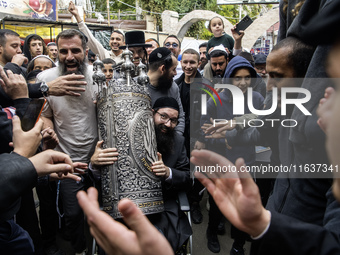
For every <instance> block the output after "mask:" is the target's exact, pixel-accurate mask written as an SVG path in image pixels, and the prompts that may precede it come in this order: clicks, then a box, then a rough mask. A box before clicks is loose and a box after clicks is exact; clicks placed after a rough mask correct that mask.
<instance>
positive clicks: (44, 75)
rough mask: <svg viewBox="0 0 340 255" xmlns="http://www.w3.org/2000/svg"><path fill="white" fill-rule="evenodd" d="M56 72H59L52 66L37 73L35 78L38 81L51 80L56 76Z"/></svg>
mask: <svg viewBox="0 0 340 255" xmlns="http://www.w3.org/2000/svg"><path fill="white" fill-rule="evenodd" d="M58 74H59V72H58V67H53V68H50V69H47V70H45V71H42V72H41V73H39V74H38V75H37V79H38V80H39V81H51V80H53V79H55V78H56V77H58Z"/></svg>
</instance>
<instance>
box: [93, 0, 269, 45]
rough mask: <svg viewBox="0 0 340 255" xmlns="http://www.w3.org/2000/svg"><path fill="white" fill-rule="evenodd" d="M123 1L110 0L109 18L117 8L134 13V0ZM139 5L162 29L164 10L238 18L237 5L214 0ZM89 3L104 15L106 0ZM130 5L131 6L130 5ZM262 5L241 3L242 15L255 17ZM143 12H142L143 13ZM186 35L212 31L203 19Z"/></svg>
mask: <svg viewBox="0 0 340 255" xmlns="http://www.w3.org/2000/svg"><path fill="white" fill-rule="evenodd" d="M122 1H123V2H124V3H126V4H128V5H130V6H127V5H125V4H123V3H121V2H119V1H117V0H111V1H110V13H111V19H118V15H117V14H116V13H117V10H120V11H121V12H124V13H127V12H128V13H136V9H135V6H136V0H122ZM138 1H139V6H140V7H141V8H142V9H143V10H146V11H149V12H150V13H148V15H151V16H152V17H153V18H154V19H155V20H156V22H157V25H158V26H159V27H160V29H162V19H161V14H162V12H163V11H164V10H171V11H176V12H178V13H179V15H180V17H179V18H182V17H183V16H184V15H185V14H187V13H189V12H191V11H193V10H210V11H214V12H216V13H218V14H220V15H222V16H224V17H225V18H226V19H228V20H229V21H230V22H231V23H232V24H236V23H237V22H238V18H239V5H219V6H218V5H217V4H216V0H171V1H164V0H138ZM91 5H92V6H93V7H94V9H95V11H97V12H101V13H102V14H103V15H104V16H106V12H107V9H106V1H105V0H91ZM131 6H132V7H131ZM263 7H264V5H259V4H255V5H242V17H243V16H244V13H247V14H248V15H249V16H250V17H251V18H253V19H254V18H256V17H257V16H258V15H259V14H260V13H261V11H262V9H263ZM271 7H272V6H271V5H267V6H266V7H265V8H271ZM143 14H144V13H143ZM131 17H132V16H129V17H125V16H123V15H122V16H121V17H120V18H121V19H131ZM186 36H191V37H195V38H196V37H197V36H198V38H199V39H210V38H211V37H212V33H210V32H209V31H208V29H206V27H205V21H199V22H196V23H195V24H193V25H192V26H191V27H190V28H189V30H188V31H187V33H186Z"/></svg>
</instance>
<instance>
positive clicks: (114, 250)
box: [77, 187, 173, 255]
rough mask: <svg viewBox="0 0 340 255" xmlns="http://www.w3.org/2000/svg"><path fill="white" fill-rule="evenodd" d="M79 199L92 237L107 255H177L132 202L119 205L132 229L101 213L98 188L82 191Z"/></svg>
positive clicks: (121, 202) (123, 200)
mask: <svg viewBox="0 0 340 255" xmlns="http://www.w3.org/2000/svg"><path fill="white" fill-rule="evenodd" d="M77 198H78V203H79V205H80V207H81V208H82V209H83V210H84V213H85V214H86V216H87V222H88V224H89V226H90V231H91V234H92V235H93V236H94V238H95V239H96V241H97V242H98V244H99V245H100V247H102V248H103V249H104V250H105V252H106V253H107V254H109V255H110V254H115V255H123V254H135V255H142V254H143V255H151V254H163V255H170V254H173V251H172V249H171V247H170V244H169V243H168V241H167V240H166V239H165V237H164V236H163V235H162V234H161V233H160V232H159V231H158V230H157V229H156V228H155V227H154V226H153V225H152V224H151V223H150V222H149V220H148V219H147V218H146V217H145V216H144V215H143V214H142V212H141V211H140V210H139V209H138V208H137V207H136V205H135V204H134V203H133V202H132V201H131V200H128V199H126V198H124V199H122V200H121V201H120V202H119V204H118V210H119V211H120V212H121V214H122V215H123V219H124V221H125V223H126V224H127V225H128V227H129V228H130V229H128V228H127V227H126V226H124V225H123V224H122V223H120V222H117V221H115V220H114V219H112V217H111V216H109V215H108V214H106V213H105V212H103V211H101V210H100V209H99V204H98V191H97V190H96V189H95V188H92V187H91V188H89V189H88V190H87V194H86V192H85V191H79V192H78V194H77Z"/></svg>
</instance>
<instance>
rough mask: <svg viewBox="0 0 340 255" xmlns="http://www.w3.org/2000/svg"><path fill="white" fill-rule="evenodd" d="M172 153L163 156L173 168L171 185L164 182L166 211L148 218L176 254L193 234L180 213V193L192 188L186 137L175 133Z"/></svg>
mask: <svg viewBox="0 0 340 255" xmlns="http://www.w3.org/2000/svg"><path fill="white" fill-rule="evenodd" d="M174 140H175V141H174V149H173V152H172V153H169V154H163V155H162V159H163V162H164V164H165V165H166V166H167V167H170V168H171V171H172V181H171V183H168V182H166V181H165V180H162V191H163V200H164V207H165V211H164V212H163V213H158V214H154V215H150V216H148V218H149V220H150V221H151V222H152V224H154V226H155V227H156V228H157V229H158V230H159V231H160V232H161V233H163V235H164V236H165V237H166V239H167V240H168V241H169V243H170V245H171V247H172V249H173V250H174V251H175V252H176V251H177V250H178V249H179V248H180V247H181V246H182V245H183V244H184V243H185V241H186V240H187V239H188V238H189V237H190V235H191V234H192V230H191V226H190V224H189V221H188V219H187V216H186V215H185V214H184V212H182V211H180V208H179V205H178V202H177V200H178V199H177V198H178V191H186V190H188V189H190V188H191V180H190V169H189V159H188V158H187V156H186V150H185V146H184V137H183V136H181V135H179V134H178V133H176V132H175V136H174Z"/></svg>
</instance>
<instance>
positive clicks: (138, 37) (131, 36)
mask: <svg viewBox="0 0 340 255" xmlns="http://www.w3.org/2000/svg"><path fill="white" fill-rule="evenodd" d="M125 44H126V45H124V46H119V49H125V48H126V46H128V47H144V48H148V47H152V45H151V44H146V43H145V37H144V32H143V31H129V32H126V33H125Z"/></svg>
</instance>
